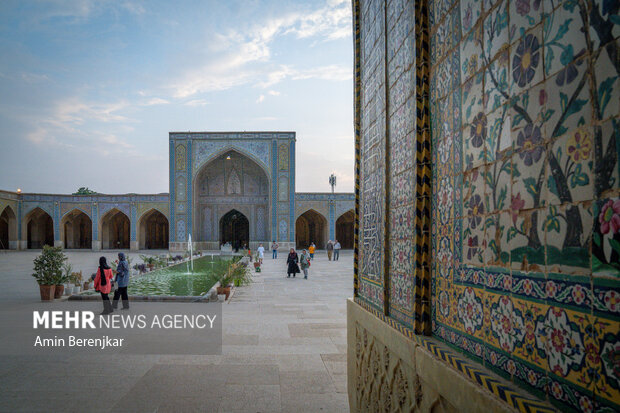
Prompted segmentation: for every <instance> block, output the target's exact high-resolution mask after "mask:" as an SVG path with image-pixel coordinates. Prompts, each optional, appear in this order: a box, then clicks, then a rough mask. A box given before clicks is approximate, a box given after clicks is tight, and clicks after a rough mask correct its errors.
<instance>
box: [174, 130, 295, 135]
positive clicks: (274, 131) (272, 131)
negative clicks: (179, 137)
mask: <svg viewBox="0 0 620 413" xmlns="http://www.w3.org/2000/svg"><path fill="white" fill-rule="evenodd" d="M181 133H182V134H189V135H194V134H196V135H197V134H209V133H218V134H225V135H232V134H239V133H293V134H297V132H295V131H287V130H244V131H171V132H168V134H169V135H172V134H181Z"/></svg>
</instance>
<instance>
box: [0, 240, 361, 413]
mask: <svg viewBox="0 0 620 413" xmlns="http://www.w3.org/2000/svg"><path fill="white" fill-rule="evenodd" d="M150 252H152V251H150ZM37 253H38V252H37V251H28V252H3V253H0V277H1V278H2V279H3V281H4V283H3V288H2V289H1V290H0V302H1V304H0V310H1V311H2V312H6V311H20V312H25V313H27V312H29V311H31V310H34V309H39V310H40V309H41V307H42V303H41V302H40V300H39V291H38V288H37V285H36V283H35V281H34V279H33V278H32V277H30V273H31V270H32V259H33V258H34V257H35V256H36V255H37ZM66 254H67V256H68V257H69V261H70V263H71V264H72V265H73V266H74V269H75V270H80V269H81V270H83V271H84V273H85V274H90V273H91V272H93V271H94V269H95V267H96V263H97V260H98V258H99V256H101V255H104V256H106V257H108V259H109V258H113V257H115V256H116V251H106V252H105V254H100V253H95V252H72V251H69V252H67V253H66ZM132 254H133V253H131V254H130V255H132ZM285 262H286V255H285V254H282V253H280V256H279V258H278V259H277V260H272V259H271V257H270V256H266V259H265V261H264V264H263V271H262V272H261V273H255V274H254V279H253V283H252V284H250V285H249V286H245V287H239V288H236V290H234V293H233V295H232V296H231V298H230V299H229V301H228V302H227V303H225V304H223V337H222V340H223V342H222V354H220V355H165V354H164V355H131V354H122V356H115V355H114V352H113V350H112V351H111V352H110V353H106V354H105V355H104V354H100V355H92V354H79V355H73V356H66V355H62V356H32V357H31V356H6V355H1V356H0V381H1V382H2V383H3V386H2V389H0V411H10V412H22V411H23V412H36V411H50V410H53V411H67V412H83V411H88V412H108V411H111V412H155V411H157V412H168V411H174V412H194V411H208V412H211V411H213V412H293V411H304V412H314V411H317V412H318V411H322V412H341V411H348V396H347V385H346V309H345V305H346V298H347V297H350V296H351V293H352V288H351V285H352V283H353V253H352V251H343V252H342V253H341V257H340V260H339V261H337V262H334V261H332V262H330V261H328V260H327V256H326V254H325V252H323V251H317V254H316V257H315V260H314V261H313V265H312V267H311V269H310V276H309V279H308V280H304V279H303V277H300V276H299V275H297V277H296V278H290V279H289V278H286V274H285V271H286V270H285ZM147 276H148V275H147ZM142 304H144V303H132V309H131V310H130V312H135V313H138V312H140V307H141V305H142ZM69 305H70V303H69V302H66V301H65V302H59V301H56V302H54V303H50V304H43V306H44V307H45V309H53V310H64V309H66V308H68V307H69ZM87 305H88V306H90V307H92V308H89V309H91V310H93V311H97V312H98V311H100V306H101V303H100V302H99V301H93V302H89V303H88V304H87ZM187 305H188V306H196V305H205V306H208V305H211V304H209V303H205V304H191V303H188V304H187ZM3 332H4V333H3V336H4V338H5V339H6V338H7V337H9V336H10V332H8V331H7V329H5V328H3ZM147 339H148V337H147ZM179 345H184V344H183V343H179ZM102 388H103V389H102Z"/></svg>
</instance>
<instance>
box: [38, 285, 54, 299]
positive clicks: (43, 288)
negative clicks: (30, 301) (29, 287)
mask: <svg viewBox="0 0 620 413" xmlns="http://www.w3.org/2000/svg"><path fill="white" fill-rule="evenodd" d="M55 287H56V286H55V285H39V293H41V301H54V290H55Z"/></svg>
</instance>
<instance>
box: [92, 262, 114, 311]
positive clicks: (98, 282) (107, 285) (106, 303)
mask: <svg viewBox="0 0 620 413" xmlns="http://www.w3.org/2000/svg"><path fill="white" fill-rule="evenodd" d="M112 278H114V274H113V273H112V269H111V268H110V267H108V263H107V261H106V259H105V257H101V258H99V268H98V269H97V274H96V275H95V291H98V292H99V293H100V294H101V300H102V301H103V312H102V313H101V315H106V314H110V313H111V312H112V311H114V310H113V309H112V304H110V297H108V294H110V290H112Z"/></svg>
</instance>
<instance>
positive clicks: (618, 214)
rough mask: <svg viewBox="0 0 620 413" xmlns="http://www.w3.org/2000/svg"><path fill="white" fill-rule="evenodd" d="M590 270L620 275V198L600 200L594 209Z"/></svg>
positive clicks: (599, 273)
mask: <svg viewBox="0 0 620 413" xmlns="http://www.w3.org/2000/svg"><path fill="white" fill-rule="evenodd" d="M592 271H593V273H594V275H597V276H602V275H604V276H614V277H620V198H608V199H604V200H601V201H599V202H597V204H596V207H595V209H594V233H593V235H592Z"/></svg>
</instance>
